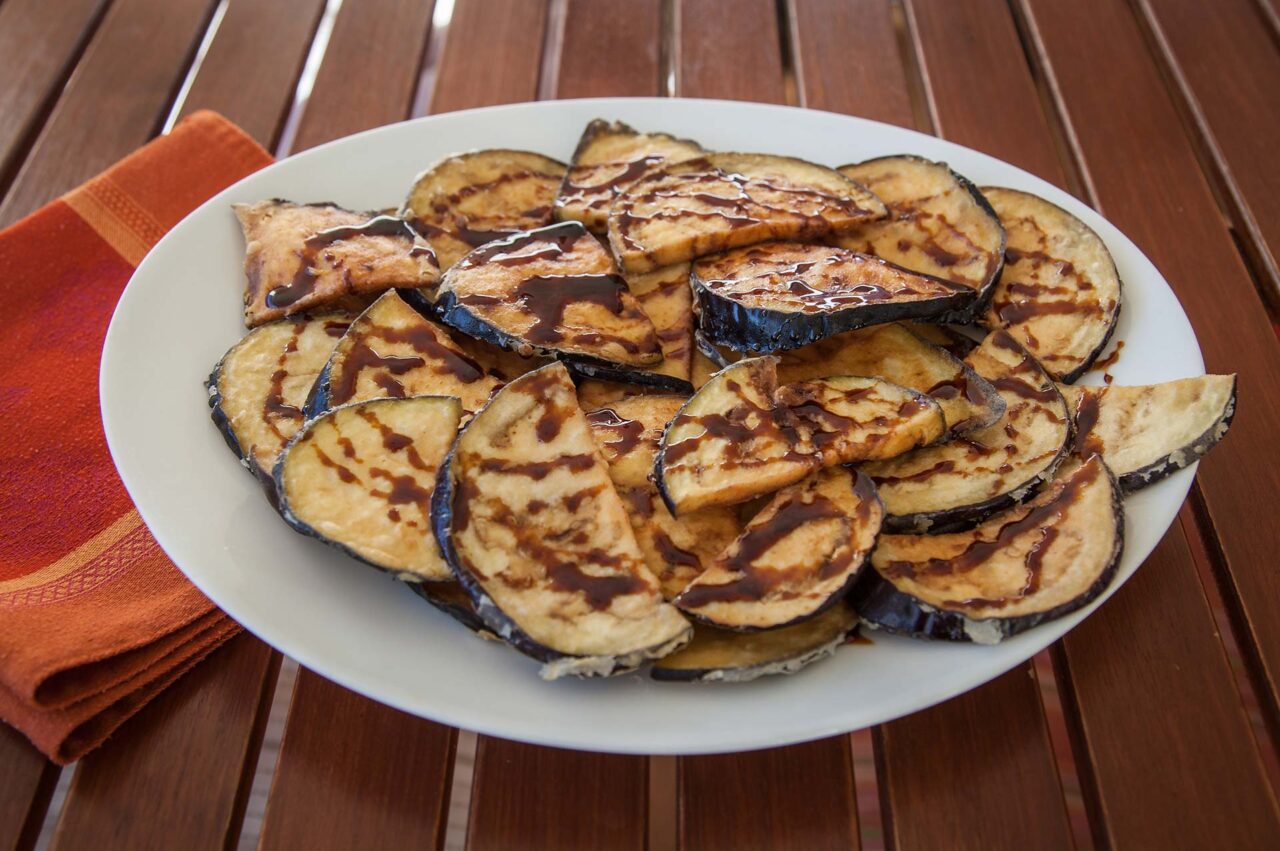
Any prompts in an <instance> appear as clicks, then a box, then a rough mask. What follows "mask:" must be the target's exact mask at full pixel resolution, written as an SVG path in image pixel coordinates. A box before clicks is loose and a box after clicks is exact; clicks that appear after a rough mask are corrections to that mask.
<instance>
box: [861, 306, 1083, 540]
mask: <svg viewBox="0 0 1280 851" xmlns="http://www.w3.org/2000/svg"><path fill="white" fill-rule="evenodd" d="M966 360H967V363H968V364H969V365H970V366H971V367H973V369H974V371H975V372H977V373H978V374H979V375H981V376H982V377H983V378H986V379H987V380H989V381H990V382H991V383H992V385H994V386H995V388H996V390H997V391H999V393H1000V395H1001V396H1002V397H1003V398H1004V401H1005V411H1004V415H1003V416H1002V417H1001V418H1000V419H999V420H997V421H996V422H995V423H993V424H992V425H989V426H987V427H986V428H984V429H979V430H978V431H973V432H969V433H968V434H966V435H964V436H963V437H959V438H956V439H955V440H952V441H951V442H949V443H943V444H940V445H938V446H929V447H925V448H923V449H917V450H915V451H913V452H909V453H907V454H905V455H900V456H898V457H897V458H893V459H891V460H888V461H876V462H872V463H868V464H863V465H861V467H860V469H861V470H862V471H863V472H864V473H866V474H867V475H869V476H870V477H871V478H872V479H873V480H874V481H875V483H876V487H877V489H878V490H879V491H880V498H881V499H882V500H884V507H885V510H886V511H887V512H888V514H889V516H888V518H887V520H886V522H885V528H887V529H890V530H892V531H895V532H904V531H905V532H942V531H953V530H956V529H962V528H965V527H967V526H972V525H973V524H974V523H978V522H980V521H982V520H983V519H985V518H986V517H989V516H990V515H992V514H994V513H995V512H997V511H1001V510H1003V509H1005V508H1007V507H1009V506H1010V505H1014V504H1016V503H1019V502H1023V501H1024V500H1026V499H1028V498H1029V497H1031V496H1032V495H1033V494H1034V493H1035V492H1036V491H1037V490H1039V488H1040V487H1041V486H1042V485H1043V484H1044V483H1045V482H1046V481H1048V480H1049V479H1050V478H1051V477H1052V476H1053V472H1054V470H1055V469H1056V468H1057V466H1058V464H1059V463H1060V462H1061V461H1062V460H1063V459H1064V458H1065V457H1066V455H1067V453H1068V452H1069V451H1070V449H1071V442H1070V438H1071V422H1070V415H1069V414H1068V412H1067V404H1066V401H1065V400H1063V398H1062V394H1061V393H1059V392H1058V389H1057V387H1056V386H1055V385H1054V383H1053V380H1052V379H1051V378H1050V377H1049V376H1048V375H1047V374H1046V373H1045V371H1044V370H1043V369H1042V368H1041V367H1040V364H1039V363H1038V362H1037V361H1036V360H1035V358H1033V357H1031V355H1029V354H1028V353H1027V351H1026V349H1024V348H1022V346H1020V345H1019V344H1018V342H1017V341H1016V340H1014V339H1013V337H1011V336H1010V335H1009V334H1008V333H1006V332H1004V331H993V332H991V334H989V335H988V336H987V339H985V340H983V342H982V344H981V345H979V346H978V348H976V349H974V350H973V351H972V352H971V353H970V354H969V357H968V358H967V359H966Z"/></svg>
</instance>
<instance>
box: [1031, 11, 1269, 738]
mask: <svg viewBox="0 0 1280 851" xmlns="http://www.w3.org/2000/svg"><path fill="white" fill-rule="evenodd" d="M1027 15H1028V20H1029V26H1030V27H1031V29H1032V36H1031V37H1032V41H1033V42H1034V43H1035V44H1037V45H1038V47H1039V48H1040V49H1041V50H1043V51H1044V53H1045V55H1046V60H1047V62H1048V65H1049V70H1048V73H1049V75H1050V76H1051V78H1052V80H1053V84H1054V89H1055V91H1056V92H1058V93H1060V95H1061V98H1062V100H1063V102H1064V107H1063V109H1064V112H1065V114H1066V116H1067V118H1068V119H1069V120H1070V122H1071V125H1072V128H1073V138H1074V139H1075V141H1076V144H1077V146H1078V150H1079V152H1080V154H1081V155H1082V157H1083V160H1084V163H1085V166H1086V170H1087V172H1088V174H1089V178H1090V184H1091V186H1092V187H1093V189H1094V192H1095V193H1096V196H1097V202H1098V205H1099V208H1100V209H1101V210H1102V212H1103V213H1105V214H1106V215H1107V216H1108V218H1110V219H1111V220H1112V221H1113V222H1115V223H1116V224H1117V225H1118V226H1119V227H1121V228H1122V229H1123V230H1124V231H1125V232H1126V233H1127V234H1128V235H1129V236H1130V237H1131V238H1132V239H1133V240H1134V241H1135V242H1136V243H1137V244H1138V245H1139V246H1141V247H1142V248H1143V250H1145V251H1146V252H1147V253H1148V254H1149V255H1151V257H1152V258H1153V259H1154V260H1155V262H1156V265H1157V266H1159V267H1160V269H1161V270H1162V271H1163V272H1164V274H1165V275H1166V276H1167V277H1168V279H1169V283H1170V284H1171V285H1172V287H1173V289H1174V291H1175V292H1176V293H1177V295H1178V298H1179V299H1180V300H1181V301H1182V304H1183V306H1184V307H1185V308H1186V311H1187V315H1188V316H1189V318H1190V319H1191V324H1192V325H1193V326H1194V327H1195V330H1196V335H1197V337H1198V338H1199V340H1200V345H1201V348H1202V349H1203V351H1204V354H1205V361H1206V363H1207V365H1208V368H1209V370H1210V371H1213V372H1238V373H1239V375H1240V378H1239V386H1240V394H1241V397H1242V401H1241V404H1240V406H1239V409H1238V411H1237V413H1236V416H1235V420H1234V422H1233V424H1232V428H1231V433H1230V435H1229V436H1228V437H1227V439H1226V440H1224V441H1223V442H1222V443H1221V444H1220V445H1219V446H1218V447H1217V448H1216V449H1215V450H1214V452H1213V455H1212V456H1211V457H1210V458H1209V459H1208V460H1207V461H1206V462H1205V463H1204V464H1202V465H1201V468H1200V472H1199V475H1198V479H1197V480H1198V484H1199V487H1200V492H1201V494H1202V495H1203V497H1204V501H1205V504H1206V506H1207V512H1208V516H1209V518H1210V520H1211V522H1212V527H1213V531H1215V532H1216V533H1217V540H1218V542H1219V543H1220V544H1221V548H1222V553H1223V555H1224V556H1225V560H1226V566H1227V568H1228V569H1227V570H1225V571H1223V576H1222V578H1223V580H1224V584H1225V587H1224V597H1225V598H1226V600H1227V603H1228V606H1229V607H1230V608H1232V610H1233V614H1234V615H1235V616H1236V617H1235V618H1234V621H1235V623H1236V624H1237V625H1238V626H1239V627H1240V629H1239V630H1238V632H1239V633H1240V635H1238V637H1239V638H1240V639H1241V641H1240V643H1241V645H1242V649H1243V650H1244V651H1245V654H1246V661H1249V662H1251V663H1252V664H1251V671H1252V673H1253V675H1254V681H1255V687H1256V689H1257V691H1258V692H1259V696H1260V697H1261V698H1262V700H1263V701H1264V704H1265V707H1266V708H1267V709H1268V710H1269V711H1270V713H1271V720H1272V722H1273V724H1274V723H1275V722H1276V718H1277V694H1278V692H1280V606H1277V605H1276V600H1280V572H1277V571H1276V570H1275V569H1274V568H1273V567H1272V564H1273V561H1274V558H1275V553H1276V552H1278V551H1280V524H1276V523H1260V522H1258V521H1257V518H1256V513H1257V510H1258V506H1259V505H1268V504H1270V502H1272V501H1273V500H1274V499H1275V495H1276V493H1278V492H1280V466H1277V465H1276V464H1272V463H1265V462H1263V461H1262V459H1268V458H1272V457H1274V454H1275V444H1274V441H1275V432H1276V430H1277V428H1280V397H1278V396H1277V394H1276V393H1274V392H1272V391H1273V388H1275V387H1277V386H1280V343H1278V342H1277V340H1276V335H1275V332H1274V330H1273V328H1272V326H1271V322H1270V320H1269V319H1268V317H1267V315H1266V312H1265V310H1264V309H1263V305H1262V303H1261V300H1260V298H1259V295H1258V293H1257V291H1256V290H1255V289H1254V286H1253V283H1252V281H1251V279H1250V277H1249V275H1248V272H1247V271H1246V269H1245V267H1244V264H1243V262H1242V260H1241V258H1240V256H1239V254H1238V253H1237V252H1236V250H1235V246H1234V244H1233V242H1232V240H1231V237H1230V235H1229V234H1228V232H1227V229H1226V227H1225V224H1224V222H1223V221H1222V219H1221V217H1220V216H1219V215H1218V212H1217V209H1216V207H1215V205H1214V199H1213V195H1212V192H1211V191H1210V187H1209V184H1208V182H1207V180H1206V178H1205V176H1204V174H1203V173H1202V172H1201V171H1200V168H1199V165H1198V163H1197V161H1196V157H1195V153H1194V151H1193V149H1192V145H1191V143H1190V141H1189V140H1188V138H1187V136H1186V135H1185V133H1184V132H1183V127H1182V125H1181V123H1180V121H1179V117H1178V114H1177V111H1176V110H1175V108H1174V105H1173V103H1172V101H1171V99H1170V96H1169V92H1168V91H1167V90H1166V88H1165V87H1164V85H1163V81H1162V80H1161V79H1160V75H1159V72H1158V70H1157V67H1156V64H1155V62H1154V61H1153V59H1152V57H1151V56H1150V54H1149V53H1148V52H1147V51H1146V48H1145V43H1144V40H1143V37H1142V33H1141V31H1140V29H1139V27H1138V23H1137V21H1136V20H1135V19H1134V16H1133V14H1132V11H1131V9H1130V8H1128V7H1127V6H1126V5H1125V4H1124V3H1123V2H1122V0H1090V2H1088V3H1085V4H1082V5H1081V6H1075V5H1073V6H1072V7H1071V9H1067V8H1066V7H1063V6H1060V5H1058V4H1052V3H1040V2H1035V3H1032V4H1028V8H1027ZM1086 69H1087V70H1086ZM1098 79H1107V80H1110V81H1111V83H1110V84H1109V85H1107V86H1098V85H1096V81H1097V80H1098ZM1273 729H1274V728H1273Z"/></svg>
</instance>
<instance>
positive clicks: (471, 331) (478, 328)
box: [436, 292, 692, 416]
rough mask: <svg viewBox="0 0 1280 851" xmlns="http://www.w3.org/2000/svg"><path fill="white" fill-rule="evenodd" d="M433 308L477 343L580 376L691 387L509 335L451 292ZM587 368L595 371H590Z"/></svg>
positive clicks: (441, 317) (674, 379)
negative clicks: (552, 361) (556, 364)
mask: <svg viewBox="0 0 1280 851" xmlns="http://www.w3.org/2000/svg"><path fill="white" fill-rule="evenodd" d="M436 311H437V313H438V318H439V320H440V321H441V322H443V323H444V324H446V325H448V326H449V327H451V328H454V329H456V330H458V331H461V332H462V333H463V334H466V335H467V336H468V337H473V338H475V339H477V340H480V341H481V342H485V343H492V344H493V345H495V346H498V347H499V348H503V349H507V350H509V351H513V352H516V353H517V354H521V355H533V356H537V357H545V358H554V359H555V360H558V361H560V362H562V363H563V364H564V365H565V367H566V368H567V369H568V370H569V371H570V372H571V373H577V374H579V375H584V376H586V377H587V378H606V379H609V380H612V381H624V382H626V383H628V384H640V385H643V386H648V387H660V388H664V389H669V390H679V389H683V388H685V387H688V388H692V385H690V384H689V383H688V382H685V383H684V384H683V385H681V386H680V387H679V388H678V387H677V385H676V384H675V383H674V382H678V381H680V379H678V378H671V382H672V383H669V384H668V383H663V382H661V381H660V380H659V379H660V378H669V377H670V376H660V377H658V378H655V377H654V376H653V374H651V373H645V372H644V371H643V370H639V369H635V370H632V369H628V368H627V367H625V366H622V365H620V364H616V363H610V362H609V361H605V360H601V359H599V358H593V357H591V356H590V355H581V354H575V353H573V352H566V351H562V350H560V349H548V348H545V347H542V346H535V345H533V344H531V343H530V342H529V341H528V340H522V339H520V338H519V337H517V336H515V335H514V334H509V333H507V332H506V331H503V330H501V329H499V328H497V327H496V326H494V325H491V324H490V323H488V322H486V321H484V320H483V319H481V318H480V317H479V316H476V315H475V314H474V313H472V312H471V311H470V310H467V308H466V307H465V306H464V305H463V304H462V302H461V301H460V300H459V299H458V297H457V295H455V294H454V293H452V292H444V293H441V294H440V296H439V298H437V299H436ZM589 370H595V371H594V372H591V371H589ZM476 416H479V412H477V414H476Z"/></svg>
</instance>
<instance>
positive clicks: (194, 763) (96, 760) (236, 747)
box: [51, 635, 280, 851]
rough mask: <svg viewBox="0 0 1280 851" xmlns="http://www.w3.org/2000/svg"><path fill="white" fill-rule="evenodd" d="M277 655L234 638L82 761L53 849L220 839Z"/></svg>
mask: <svg viewBox="0 0 1280 851" xmlns="http://www.w3.org/2000/svg"><path fill="white" fill-rule="evenodd" d="M279 665H280V662H279V656H277V655H276V654H275V653H273V652H271V650H270V649H269V648H268V647H267V646H266V645H264V644H263V643H262V642H260V641H258V640H257V639H256V638H253V637H252V636H250V635H240V636H238V637H236V638H233V639H232V640H231V641H230V642H228V643H227V645H226V646H225V647H223V648H221V649H219V650H217V651H216V652H215V653H214V654H213V656H211V657H210V658H209V659H208V660H207V661H206V662H205V663H204V664H201V665H197V666H196V667H195V668H194V669H192V671H191V672H190V673H189V674H187V675H186V676H184V677H183V678H182V679H180V680H178V681H177V682H176V683H175V684H174V685H173V686H171V687H170V688H169V689H168V690H166V691H165V692H164V693H163V694H161V695H160V696H159V697H157V698H156V699H155V700H154V701H153V702H152V703H151V704H149V705H148V706H147V707H146V708H145V709H143V710H142V711H141V712H139V713H138V715H137V717H136V718H134V719H132V720H131V721H130V722H129V723H128V724H125V725H124V726H123V727H121V728H120V730H119V732H117V733H116V734H115V735H114V736H113V737H112V738H111V739H109V740H108V741H107V743H106V744H104V745H103V746H102V747H101V748H99V749H98V750H96V751H94V752H92V753H90V754H89V755H88V756H86V757H85V758H84V759H82V760H81V761H80V764H79V767H78V769H77V770H76V773H75V778H74V779H73V780H72V783H71V789H70V791H69V792H68V794H67V799H66V803H65V804H64V805H63V812H62V818H61V820H60V821H59V822H58V827H57V832H56V833H55V834H54V838H53V843H52V846H51V847H52V848H53V849H54V851H72V849H87V848H183V849H191V851H197V849H221V848H225V847H227V846H228V843H231V842H233V841H234V839H235V838H236V837H237V836H238V835H239V832H240V822H241V819H242V817H243V815H244V805H245V801H246V796H247V795H248V781H249V779H250V778H251V777H252V776H253V770H254V767H255V765H256V764H257V758H258V749H259V747H260V746H261V744H262V732H263V726H264V724H265V722H266V709H267V707H268V705H269V703H270V701H271V692H272V689H273V686H274V684H275V675H276V673H277V672H278V670H279Z"/></svg>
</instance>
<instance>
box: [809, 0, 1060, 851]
mask: <svg viewBox="0 0 1280 851" xmlns="http://www.w3.org/2000/svg"><path fill="white" fill-rule="evenodd" d="M828 5H829V4H827V3H826V2H825V0H819V2H806V0H797V2H796V3H795V7H794V11H793V14H792V19H793V20H794V21H796V26H797V30H796V34H795V45H796V46H795V50H794V54H795V56H796V74H797V77H798V78H799V80H800V81H801V83H800V95H801V98H802V101H801V102H802V103H803V104H804V105H805V106H817V105H818V104H814V103H811V102H810V100H809V97H810V95H811V93H812V86H811V85H810V84H809V83H808V82H807V81H808V80H810V79H813V78H815V77H816V78H819V79H822V80H827V79H832V78H836V79H842V78H856V77H857V76H858V75H859V74H861V75H862V76H863V78H864V79H863V81H862V82H860V84H859V85H856V86H848V87H843V88H841V89H838V90H836V93H837V95H838V97H837V98H834V99H832V100H831V102H829V103H827V104H825V106H826V108H829V109H834V110H838V111H842V112H850V113H855V114H864V113H869V115H870V116H871V117H876V118H878V119H880V120H887V121H890V122H893V123H896V124H900V125H903V126H911V125H912V123H913V116H912V113H913V110H912V106H911V103H910V98H909V96H908V94H907V92H908V84H907V72H906V68H905V67H904V63H903V57H900V55H899V53H898V49H897V35H896V33H895V31H894V28H893V23H892V20H891V17H890V14H889V11H890V10H889V3H888V2H887V0H879V2H877V3H862V4H859V7H858V9H857V15H856V16H855V18H856V21H855V24H854V25H853V27H852V29H861V28H862V27H861V25H862V22H866V24H867V26H868V27H869V29H867V30H864V31H863V32H862V33H861V36H860V38H861V39H862V41H859V42H857V45H858V49H855V50H849V49H848V47H847V45H846V43H845V42H844V40H843V39H836V38H831V37H830V35H829V33H827V32H825V31H824V30H823V25H824V24H825V26H826V27H829V28H830V29H831V30H841V31H842V26H843V25H842V24H841V23H840V20H839V17H840V13H839V10H838V9H832V8H826V7H827V6H828ZM806 18H811V19H812V26H807V25H805V19H806ZM873 32H874V33H875V34H876V37H877V38H879V39H880V43H879V47H878V48H877V47H876V45H874V44H872V43H871V42H870V39H871V37H872V33H873ZM957 37H958V38H960V39H961V40H964V42H965V43H966V45H969V44H971V42H969V41H968V40H967V38H966V34H965V33H959V34H957ZM975 48H976V49H979V50H981V49H982V48H981V46H980V45H975ZM864 55H867V56H873V57H877V60H878V61H877V64H876V65H875V67H874V71H873V72H868V71H867V70H862V71H858V70H856V68H857V66H858V65H859V64H860V63H861V62H862V61H863V60H862V57H863V56H864ZM924 58H925V59H926V60H927V59H928V55H927V54H926V55H925V57H924ZM889 60H892V64H890V62H889ZM881 88H883V89H884V90H885V91H887V92H889V93H890V94H889V95H887V96H886V94H885V93H884V92H883V91H880V89H881ZM819 93H820V95H822V96H825V97H830V94H829V93H828V92H827V91H824V90H819ZM920 129H927V128H920ZM876 744H877V748H876V754H877V760H878V762H879V764H880V767H881V772H882V776H881V777H880V788H881V804H882V811H883V821H884V825H885V829H886V831H887V833H888V835H889V837H890V838H891V839H892V840H893V841H894V842H895V843H896V847H899V848H922V847H949V846H951V845H953V844H955V843H957V842H959V843H961V844H964V843H966V842H968V841H969V840H968V839H966V838H965V837H981V840H982V842H983V843H986V847H988V848H1001V847H1027V846H1028V845H1030V844H1036V845H1037V847H1039V846H1041V845H1042V846H1043V847H1063V846H1069V845H1070V844H1071V834H1070V829H1069V826H1068V823H1067V820H1066V810H1065V804H1064V801H1063V796H1062V790H1061V788H1060V785H1059V782H1058V774H1057V768H1056V765H1055V761H1054V757H1053V750H1052V744H1051V742H1050V740H1049V737H1048V734H1047V725H1046V721H1045V715H1044V710H1043V707H1042V706H1041V703H1040V695H1039V690H1038V687H1037V684H1036V681H1035V678H1034V674H1033V673H1032V670H1031V667H1030V666H1029V665H1024V666H1020V667H1019V668H1018V669H1017V670H1016V671H1015V672H1013V673H1011V674H1007V675H1005V676H1004V677H1001V678H1000V679H998V680H996V681H995V682H993V683H989V684H987V685H985V686H982V687H981V688H978V689H975V690H974V691H971V692H969V693H967V694H965V695H962V696H960V697H958V698H955V699H953V700H951V701H949V702H947V703H944V704H942V705H940V706H936V707H933V708H931V709H926V710H924V711H922V712H918V713H916V714H915V715H912V716H910V717H908V718H904V719H901V720H899V721H894V722H891V723H889V724H886V725H884V726H883V727H881V728H880V729H879V730H878V731H877V737H876ZM922 755H923V756H922ZM931 755H933V756H931ZM973 765H981V766H982V772H983V775H982V777H983V780H982V783H981V784H980V785H981V786H982V790H981V791H975V790H971V789H970V788H969V784H967V783H966V782H965V781H966V779H967V778H968V776H969V772H970V771H971V766H973ZM1010 790H1017V794H1018V797H1019V806H1018V810H1019V813H1018V815H1017V816H1016V817H1012V818H1010V817H1007V816H1006V811H1007V809H1008V799H1007V795H1008V794H1009V793H1010ZM926 800H927V801H930V802H931V803H930V806H927V807H925V806H921V802H922V801H926Z"/></svg>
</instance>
